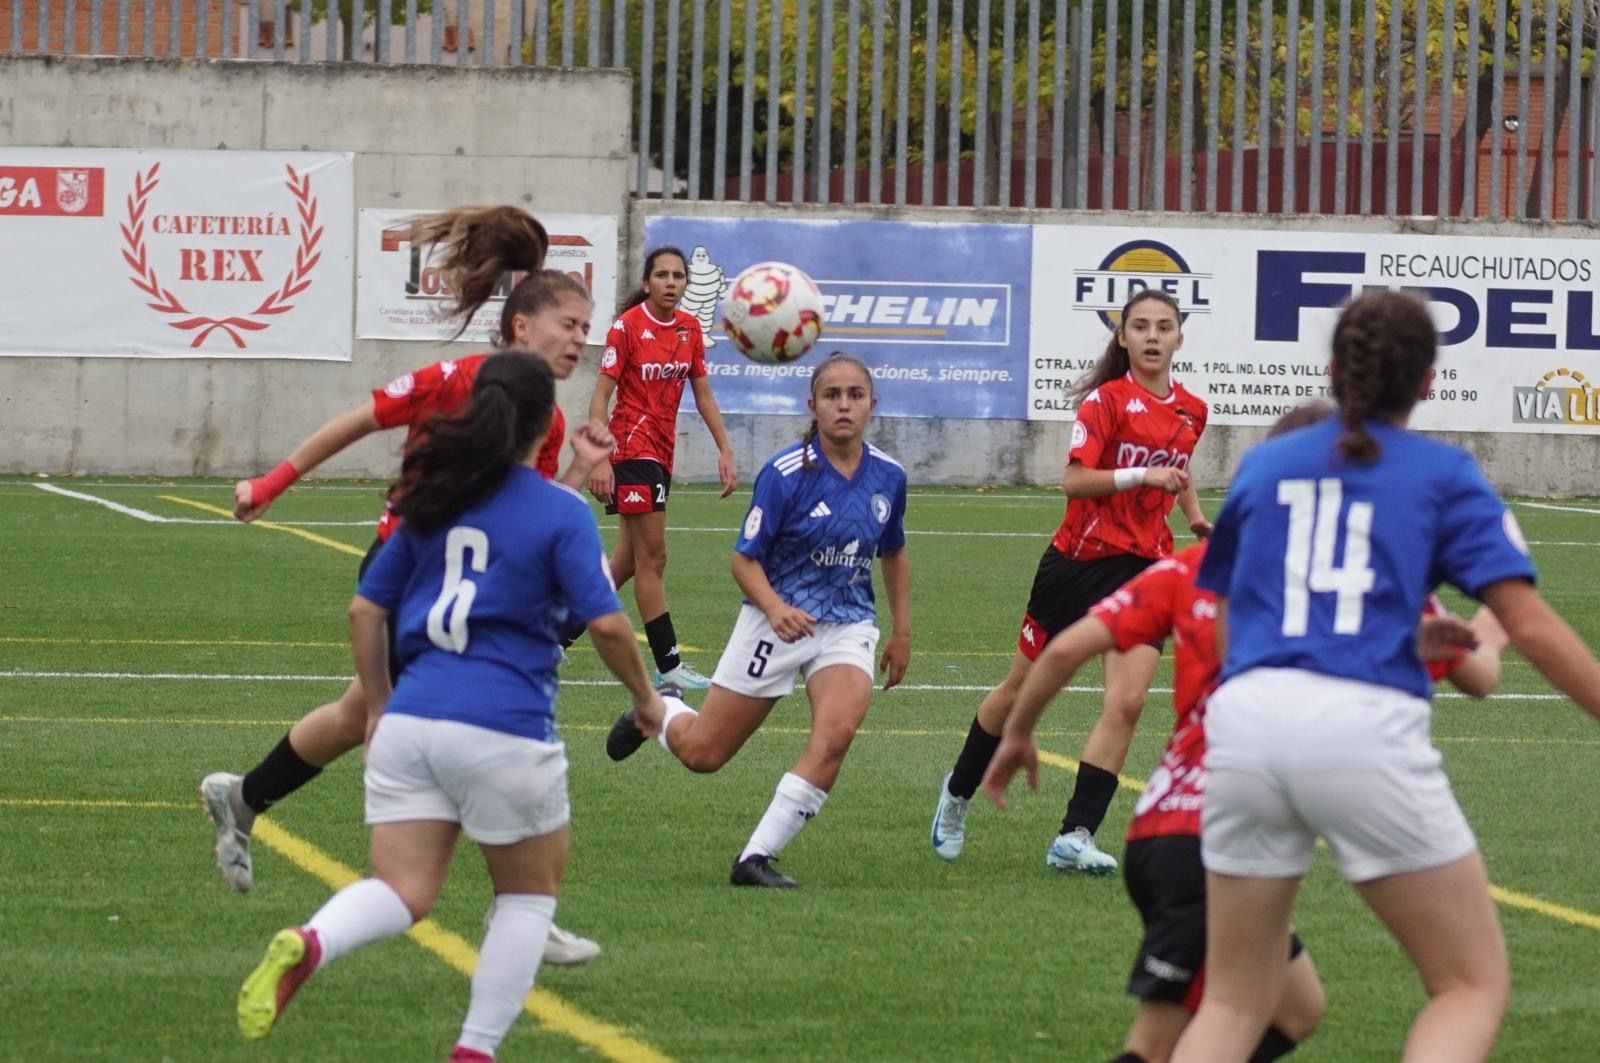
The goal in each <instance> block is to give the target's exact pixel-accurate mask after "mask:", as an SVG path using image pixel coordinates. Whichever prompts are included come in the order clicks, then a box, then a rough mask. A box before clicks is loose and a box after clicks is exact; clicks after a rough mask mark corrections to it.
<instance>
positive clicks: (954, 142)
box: [944, 0, 982, 204]
mask: <svg viewBox="0 0 1600 1063" xmlns="http://www.w3.org/2000/svg"><path fill="white" fill-rule="evenodd" d="M965 32H966V17H965V15H964V14H963V12H962V10H961V0H951V8H950V65H949V66H948V68H947V69H948V70H949V71H950V97H949V99H948V100H947V101H946V103H947V105H948V108H949V111H950V115H949V119H950V120H949V123H948V125H949V134H948V137H947V142H946V145H945V160H944V161H945V172H946V173H948V174H949V177H947V178H946V180H947V181H948V182H949V187H948V188H947V190H946V191H947V195H946V197H945V202H946V203H950V204H956V203H960V202H961V89H962V84H963V82H965V81H966V79H967V71H966V65H965V63H964V61H963V59H962V56H961V43H962V35H963V34H964V33H965ZM981 200H982V195H981V194H980V193H979V192H978V190H977V189H976V188H974V189H973V192H972V201H973V202H974V203H977V202H981Z"/></svg>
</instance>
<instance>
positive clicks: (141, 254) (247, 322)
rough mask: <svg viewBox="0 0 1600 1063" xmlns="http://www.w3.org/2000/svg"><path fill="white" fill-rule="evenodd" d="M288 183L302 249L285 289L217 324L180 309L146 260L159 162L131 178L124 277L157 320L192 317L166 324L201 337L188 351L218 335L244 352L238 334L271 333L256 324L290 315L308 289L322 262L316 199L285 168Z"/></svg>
mask: <svg viewBox="0 0 1600 1063" xmlns="http://www.w3.org/2000/svg"><path fill="white" fill-rule="evenodd" d="M284 169H285V171H287V173H288V178H287V180H286V181H285V184H286V185H287V186H288V189H289V194H290V195H291V196H293V197H294V201H295V208H296V210H297V211H298V213H299V216H300V243H299V246H298V247H296V249H295V254H294V267H293V268H292V269H290V270H289V273H288V275H287V276H286V277H284V279H283V284H281V285H280V286H279V287H278V288H276V289H275V290H273V291H270V292H268V293H267V296H266V298H265V299H262V300H261V303H260V304H259V305H258V306H257V307H256V308H255V309H254V310H251V311H249V312H248V313H245V314H236V315H234V316H232V317H224V318H215V317H209V316H207V315H205V314H195V313H194V312H193V311H191V310H190V309H189V308H188V307H186V306H184V305H183V300H181V299H179V298H178V297H177V296H176V295H174V294H173V293H172V291H171V290H169V289H168V288H165V287H163V286H162V284H161V280H160V278H159V277H158V276H157V275H156V269H155V266H154V265H153V264H152V263H151V262H150V260H149V256H148V255H147V254H146V248H145V241H144V226H145V223H144V214H145V208H146V207H147V206H148V205H149V202H150V195H151V193H153V192H154V191H155V190H156V186H157V185H159V184H160V183H161V180H160V178H159V177H158V176H157V175H158V174H159V173H160V171H161V164H160V163H159V162H158V163H156V164H155V165H154V166H151V167H150V169H149V170H147V171H146V172H144V173H142V174H140V173H135V174H134V175H133V194H132V195H130V196H129V197H128V220H127V223H126V224H124V225H123V226H122V227H121V228H122V238H123V241H124V242H125V244H126V246H125V247H124V248H123V251H122V259H123V261H124V262H126V263H127V264H128V268H129V269H131V270H133V273H132V274H131V275H130V276H129V277H128V279H129V280H130V281H132V282H133V286H134V287H135V288H138V289H139V290H140V291H142V292H144V293H145V294H146V295H148V296H150V298H151V299H153V300H156V301H155V302H150V303H146V304H145V305H146V306H148V307H149V308H150V309H152V310H154V311H156V312H157V313H159V314H168V315H171V316H174V317H176V316H178V315H180V314H187V315H190V316H187V317H184V318H182V320H179V321H169V322H167V324H169V325H171V326H172V327H173V328H175V329H182V330H184V331H186V332H188V331H194V330H196V329H198V330H199V331H198V332H196V333H195V337H194V339H193V340H192V341H190V343H189V346H190V347H198V346H200V345H201V344H202V343H204V342H205V341H206V337H208V336H210V335H211V333H213V332H215V331H217V330H218V329H221V330H222V331H223V332H224V333H225V334H226V335H227V336H228V338H229V339H231V340H233V345H234V346H235V347H238V348H240V349H243V348H244V346H245V341H244V337H243V336H242V335H240V332H241V331H243V332H260V331H262V330H263V329H267V328H270V327H271V326H272V322H271V321H270V320H267V321H260V320H257V319H258V318H262V317H267V318H270V317H271V316H273V315H276V314H282V313H286V312H288V311H290V310H293V309H294V303H293V302H291V300H293V299H294V297H295V296H297V295H299V294H300V293H301V292H303V291H305V290H306V288H308V287H310V285H311V271H312V270H313V269H315V268H316V265H317V263H318V262H319V261H321V259H322V252H321V251H319V250H318V249H317V245H318V244H319V243H321V241H322V226H320V225H318V224H317V198H316V197H315V196H313V195H312V194H311V175H310V174H305V175H303V176H302V175H301V174H298V173H296V172H295V169H294V167H293V166H285V167H284Z"/></svg>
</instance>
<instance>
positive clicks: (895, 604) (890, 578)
mask: <svg viewBox="0 0 1600 1063" xmlns="http://www.w3.org/2000/svg"><path fill="white" fill-rule="evenodd" d="M879 561H880V562H881V564H882V567H883V589H884V590H885V591H886V592H887V593H888V595H889V611H890V613H892V614H893V616H894V627H893V628H891V629H890V631H889V644H888V645H887V646H885V647H884V649H883V655H882V656H881V657H880V658H879V660H878V670H879V671H880V672H883V673H884V679H883V689H885V690H888V689H889V688H890V687H893V686H897V685H899V683H900V680H902V679H904V678H905V676H906V668H907V667H908V666H909V665H910V664H911V558H910V556H909V555H908V554H907V553H906V549H905V547H901V548H900V549H898V550H895V551H893V552H892V553H887V554H884V555H883V556H882V557H881V558H879Z"/></svg>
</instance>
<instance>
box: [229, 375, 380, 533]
mask: <svg viewBox="0 0 1600 1063" xmlns="http://www.w3.org/2000/svg"><path fill="white" fill-rule="evenodd" d="M379 427H380V425H379V424H378V417H377V414H375V413H374V412H373V410H372V403H370V402H368V403H365V404H364V405H361V406H357V407H354V408H353V409H349V410H346V411H344V412H343V413H341V414H337V415H335V416H334V417H333V418H331V419H330V420H329V421H328V422H327V423H326V424H324V425H323V426H322V427H321V428H319V429H317V430H316V431H315V432H312V433H311V434H310V435H309V436H307V437H306V438H305V439H304V440H303V441H302V442H301V443H300V445H299V446H297V447H295V448H294V449H293V450H292V451H290V452H289V456H288V457H287V458H285V459H284V460H283V461H281V462H279V463H278V467H277V468H276V469H273V470H272V471H271V472H269V473H267V475H265V476H257V477H255V478H254V479H251V480H240V481H239V482H238V483H236V484H234V485H233V515H234V517H235V518H237V519H238V520H242V521H245V522H247V523H248V522H249V521H252V520H255V519H256V518H257V517H259V516H261V514H263V513H265V512H266V511H267V507H268V506H270V505H272V503H273V500H274V499H276V498H277V497H278V496H279V495H281V494H283V493H284V492H285V491H287V490H288V489H289V487H290V485H291V484H293V483H294V482H295V481H296V480H298V479H300V477H302V476H304V475H306V474H307V473H309V472H310V471H311V470H312V469H315V468H316V467H317V466H318V465H321V464H322V463H323V462H325V461H327V460H328V459H329V458H331V457H333V456H334V455H335V454H337V453H339V452H340V451H341V450H343V449H344V448H345V447H348V446H349V445H350V444H352V443H354V442H356V441H357V440H359V439H361V438H363V437H365V436H368V435H371V434H372V433H373V432H376V431H377V430H378V429H379Z"/></svg>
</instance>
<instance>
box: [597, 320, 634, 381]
mask: <svg viewBox="0 0 1600 1063" xmlns="http://www.w3.org/2000/svg"><path fill="white" fill-rule="evenodd" d="M630 353H631V347H630V342H629V340H628V327H627V326H626V325H624V324H623V323H622V319H621V318H620V317H619V318H617V320H615V321H613V322H612V323H611V331H610V332H607V333H606V349H605V353H604V354H602V355H601V356H600V372H601V374H602V375H604V376H608V377H610V378H611V379H612V380H621V379H622V372H623V370H624V369H625V368H626V367H627V364H628V355H629V354H630Z"/></svg>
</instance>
